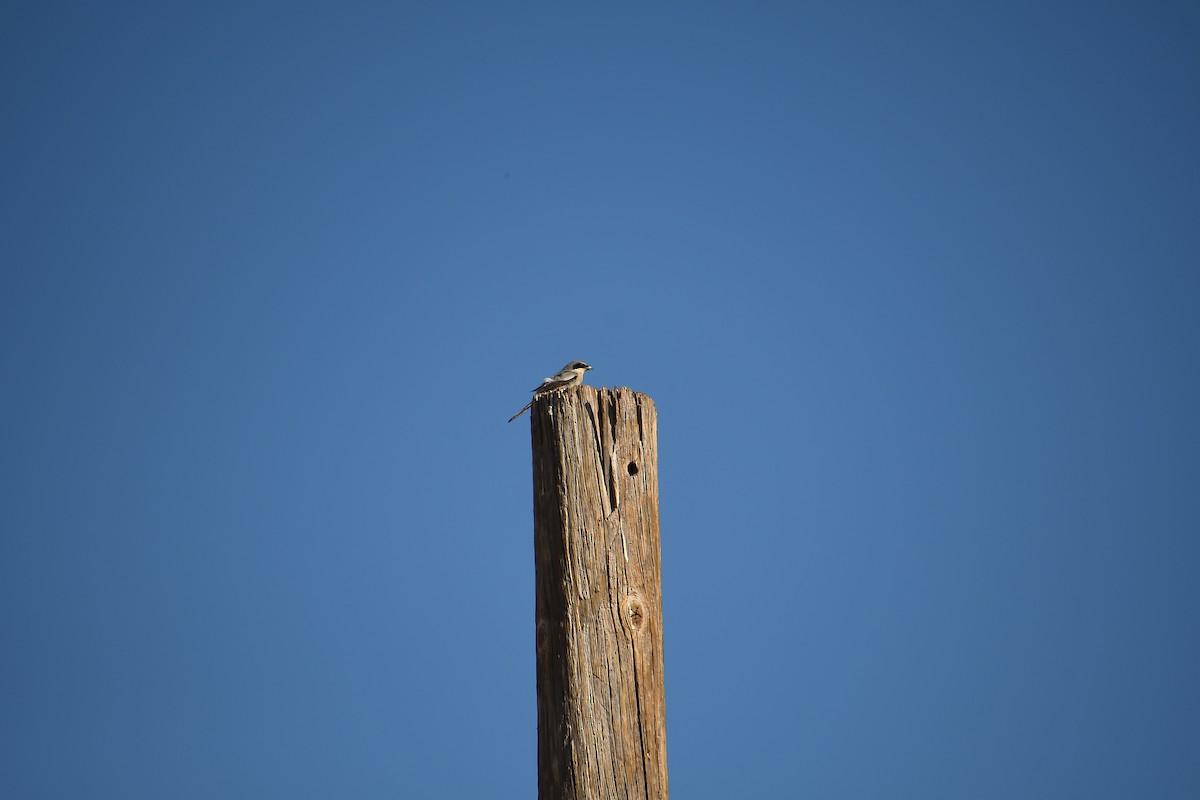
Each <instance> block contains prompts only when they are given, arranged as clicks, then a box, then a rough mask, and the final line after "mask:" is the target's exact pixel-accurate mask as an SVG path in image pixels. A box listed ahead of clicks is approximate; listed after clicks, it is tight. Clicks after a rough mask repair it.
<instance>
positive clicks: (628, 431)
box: [531, 386, 667, 800]
mask: <svg viewBox="0 0 1200 800" xmlns="http://www.w3.org/2000/svg"><path fill="white" fill-rule="evenodd" d="M531 425H532V436H533V528H534V556H535V559H536V564H537V576H536V577H537V704H538V798H539V800H633V799H634V798H638V799H639V800H640V799H642V798H644V800H666V797H667V734H666V703H665V698H664V694H663V634H662V581H661V576H660V570H659V538H658V536H659V534H658V427H657V418H656V415H655V411H654V402H653V401H652V400H651V399H650V398H649V397H647V396H646V395H644V394H638V393H637V392H634V391H632V390H630V389H599V390H597V389H595V388H593V387H591V386H580V387H577V388H572V389H567V390H565V391H561V392H554V393H551V394H547V395H545V396H543V397H539V398H537V399H536V400H535V401H534V403H533V414H532V422H531Z"/></svg>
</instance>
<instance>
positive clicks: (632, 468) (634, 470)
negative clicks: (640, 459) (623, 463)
mask: <svg viewBox="0 0 1200 800" xmlns="http://www.w3.org/2000/svg"><path fill="white" fill-rule="evenodd" d="M625 469H627V470H629V474H630V475H637V474H638V467H637V463H636V462H633V461H630V462H629V466H627V467H626V468H625Z"/></svg>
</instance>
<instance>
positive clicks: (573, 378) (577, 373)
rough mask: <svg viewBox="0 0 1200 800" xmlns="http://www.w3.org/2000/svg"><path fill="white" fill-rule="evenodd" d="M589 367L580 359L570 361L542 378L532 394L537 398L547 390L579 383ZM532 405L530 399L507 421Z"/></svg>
mask: <svg viewBox="0 0 1200 800" xmlns="http://www.w3.org/2000/svg"><path fill="white" fill-rule="evenodd" d="M589 369H591V367H589V366H588V365H587V364H585V363H584V362H582V361H571V362H569V363H568V364H567V365H566V366H565V367H563V368H562V369H560V370H559V371H558V372H556V373H555V374H553V375H551V376H550V377H549V378H546V379H545V380H543V381H542V385H541V386H538V387H537V388H536V389H534V390H533V396H534V397H535V398H537V397H541V396H542V395H544V394H546V393H547V392H553V391H556V390H558V389H566V388H568V387H570V386H578V385H579V384H581V383H583V373H585V372H587V371H588V370H589ZM532 407H533V400H530V401H529V402H528V403H526V404H525V407H524V408H522V409H521V410H520V411H518V412H517V413H515V414H513V415H512V416H511V417H509V418H508V421H509V422H512V421H513V420H514V419H516V418H517V417H519V416H521V415H522V414H524V413H525V412H526V411H528V410H529V409H530V408H532Z"/></svg>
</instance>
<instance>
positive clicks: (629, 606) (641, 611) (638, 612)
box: [625, 592, 646, 632]
mask: <svg viewBox="0 0 1200 800" xmlns="http://www.w3.org/2000/svg"><path fill="white" fill-rule="evenodd" d="M625 617H626V619H628V620H629V627H630V628H632V629H633V630H634V631H635V632H637V631H640V630H641V629H642V626H644V625H645V624H646V606H645V605H644V604H643V603H642V598H641V597H640V596H639V595H638V594H637V593H636V592H635V593H631V594H629V595H627V596H626V597H625Z"/></svg>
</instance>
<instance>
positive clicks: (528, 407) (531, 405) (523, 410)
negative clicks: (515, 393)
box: [508, 400, 533, 422]
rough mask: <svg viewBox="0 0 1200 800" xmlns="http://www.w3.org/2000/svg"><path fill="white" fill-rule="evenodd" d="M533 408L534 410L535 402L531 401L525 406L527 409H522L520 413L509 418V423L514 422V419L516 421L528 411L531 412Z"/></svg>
mask: <svg viewBox="0 0 1200 800" xmlns="http://www.w3.org/2000/svg"><path fill="white" fill-rule="evenodd" d="M531 408H533V401H532V400H530V401H529V402H528V403H526V404H525V407H524V408H522V409H521V410H520V411H518V412H517V413H515V414H513V415H512V416H511V417H509V418H508V421H509V422H512V421H513V420H514V419H516V418H517V417H519V416H521V415H522V414H524V413H525V412H526V411H528V410H529V409H531Z"/></svg>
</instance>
